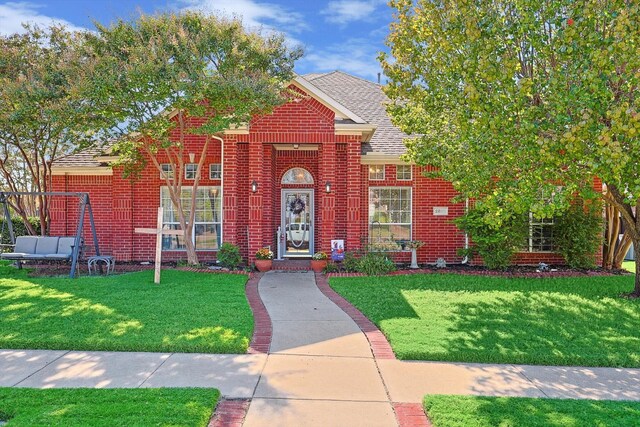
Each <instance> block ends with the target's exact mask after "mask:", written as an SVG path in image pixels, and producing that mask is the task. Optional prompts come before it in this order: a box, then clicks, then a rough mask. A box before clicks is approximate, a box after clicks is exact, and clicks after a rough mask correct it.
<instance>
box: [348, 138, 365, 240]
mask: <svg viewBox="0 0 640 427" xmlns="http://www.w3.org/2000/svg"><path fill="white" fill-rule="evenodd" d="M360 145H361V144H360V140H359V139H357V138H355V137H354V138H350V139H349V141H348V143H347V170H346V174H345V178H346V180H347V241H346V242H345V245H346V247H345V249H346V250H347V251H352V250H354V249H356V248H359V247H360V246H361V238H362V237H363V236H362V224H361V223H360V221H361V220H362V219H361V218H362V217H361V213H360V211H361V209H360V204H361V199H360V197H361V190H362V167H361V165H360V157H361V152H360V150H361V149H360Z"/></svg>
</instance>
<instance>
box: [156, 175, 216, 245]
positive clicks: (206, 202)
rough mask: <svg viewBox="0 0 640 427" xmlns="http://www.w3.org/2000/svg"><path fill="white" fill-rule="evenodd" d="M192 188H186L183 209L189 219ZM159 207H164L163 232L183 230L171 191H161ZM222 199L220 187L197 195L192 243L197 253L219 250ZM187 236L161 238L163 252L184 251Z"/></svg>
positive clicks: (201, 189)
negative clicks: (170, 195)
mask: <svg viewBox="0 0 640 427" xmlns="http://www.w3.org/2000/svg"><path fill="white" fill-rule="evenodd" d="M192 191H193V189H192V188H191V187H183V188H182V194H181V197H180V198H181V201H182V206H183V209H184V211H185V214H187V215H188V213H189V211H190V209H191V194H192ZM160 203H161V206H162V207H163V218H162V228H164V229H165V230H180V221H179V219H178V215H177V213H176V211H175V209H174V207H173V203H172V202H171V198H170V197H169V188H168V187H160ZM220 218H222V198H221V194H220V187H217V186H216V187H198V189H197V191H196V215H195V221H194V224H193V227H194V230H193V242H194V244H195V246H196V249H197V250H217V249H219V248H220V244H221V241H220V237H221V230H222V222H221V221H220ZM184 249H185V246H184V236H162V250H164V251H179V250H184Z"/></svg>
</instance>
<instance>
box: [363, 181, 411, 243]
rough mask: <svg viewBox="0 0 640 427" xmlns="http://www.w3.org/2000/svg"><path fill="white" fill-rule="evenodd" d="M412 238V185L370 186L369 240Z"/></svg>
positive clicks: (372, 241) (386, 240)
mask: <svg viewBox="0 0 640 427" xmlns="http://www.w3.org/2000/svg"><path fill="white" fill-rule="evenodd" d="M401 240H411V187H371V188H369V242H370V243H373V244H377V243H389V242H396V243H397V242H399V241H401Z"/></svg>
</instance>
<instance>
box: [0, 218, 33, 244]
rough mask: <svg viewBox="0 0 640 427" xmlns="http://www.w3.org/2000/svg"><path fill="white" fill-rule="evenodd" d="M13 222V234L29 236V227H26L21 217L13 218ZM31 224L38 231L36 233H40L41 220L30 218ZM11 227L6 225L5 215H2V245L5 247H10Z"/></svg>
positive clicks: (0, 221)
mask: <svg viewBox="0 0 640 427" xmlns="http://www.w3.org/2000/svg"><path fill="white" fill-rule="evenodd" d="M11 222H12V223H13V234H14V235H15V236H16V237H18V236H27V235H29V233H28V232H27V227H25V226H24V222H23V221H22V218H20V217H13V218H11ZM29 222H30V223H31V225H32V226H33V228H34V229H35V230H36V233H38V234H39V233H40V219H39V218H33V217H32V218H29ZM8 227H9V226H8V225H7V224H5V219H4V215H2V214H1V213H0V230H2V241H1V242H0V243H2V244H3V245H10V244H11V238H10V237H9V228H8Z"/></svg>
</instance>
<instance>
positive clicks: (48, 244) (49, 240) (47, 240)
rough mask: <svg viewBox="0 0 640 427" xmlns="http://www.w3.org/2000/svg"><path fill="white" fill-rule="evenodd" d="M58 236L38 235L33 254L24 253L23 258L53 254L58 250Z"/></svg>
mask: <svg viewBox="0 0 640 427" xmlns="http://www.w3.org/2000/svg"><path fill="white" fill-rule="evenodd" d="M58 240H60V238H59V237H47V236H44V237H38V243H37V244H36V251H35V253H33V254H26V255H25V256H24V259H44V258H46V256H47V255H50V254H55V253H56V252H57V251H58Z"/></svg>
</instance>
